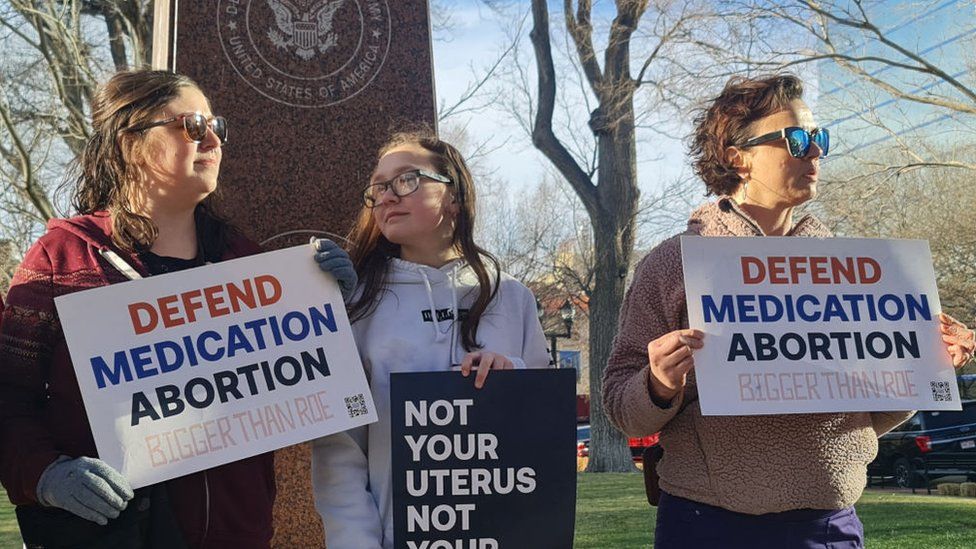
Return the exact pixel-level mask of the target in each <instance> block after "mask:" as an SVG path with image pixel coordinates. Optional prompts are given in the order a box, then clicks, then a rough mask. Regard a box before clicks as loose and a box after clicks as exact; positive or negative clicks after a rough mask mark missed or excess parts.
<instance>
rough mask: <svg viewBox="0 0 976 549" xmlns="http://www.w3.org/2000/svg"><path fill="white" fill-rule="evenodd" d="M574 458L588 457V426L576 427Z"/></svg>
mask: <svg viewBox="0 0 976 549" xmlns="http://www.w3.org/2000/svg"><path fill="white" fill-rule="evenodd" d="M576 457H581V458H585V457H590V426H589V425H588V424H587V425H577V426H576Z"/></svg>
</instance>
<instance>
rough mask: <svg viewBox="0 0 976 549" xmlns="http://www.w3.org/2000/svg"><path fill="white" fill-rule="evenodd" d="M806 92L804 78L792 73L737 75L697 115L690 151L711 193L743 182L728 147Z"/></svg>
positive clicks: (724, 192)
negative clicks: (754, 124) (758, 121)
mask: <svg viewBox="0 0 976 549" xmlns="http://www.w3.org/2000/svg"><path fill="white" fill-rule="evenodd" d="M802 96H803V82H801V81H800V79H799V78H797V77H796V76H793V75H792V74H775V75H772V76H765V77H760V78H745V77H741V76H734V77H732V78H730V79H729V81H728V82H726V84H725V88H724V89H723V90H722V93H720V94H718V97H716V98H715V99H714V100H712V102H711V104H710V105H709V106H708V107H707V108H705V109H702V110H701V111H700V112H699V113H698V115H697V116H696V117H695V131H694V133H693V134H692V140H691V147H690V155H691V158H692V167H693V168H694V170H695V174H697V175H698V177H700V178H701V179H702V181H704V182H705V188H706V190H707V194H709V195H718V196H722V195H728V194H732V193H733V192H735V190H736V189H737V188H738V187H739V184H740V183H742V179H741V178H740V177H739V174H738V173H736V170H735V167H734V166H732V164H731V163H730V162H729V160H728V159H727V158H726V154H725V149H726V148H728V147H730V146H735V145H736V144H738V143H742V142H743V141H745V140H746V139H748V138H749V126H750V125H751V124H752V123H753V122H755V121H756V120H759V119H760V118H764V117H766V116H769V115H771V114H773V113H777V112H780V111H782V110H784V109H787V108H789V105H790V103H791V102H792V101H795V100H797V99H800V98H801V97H802Z"/></svg>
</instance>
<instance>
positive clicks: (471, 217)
mask: <svg viewBox="0 0 976 549" xmlns="http://www.w3.org/2000/svg"><path fill="white" fill-rule="evenodd" d="M404 145H416V146H418V147H420V148H422V149H425V150H427V151H429V152H431V153H433V156H434V166H435V167H436V169H437V172H438V173H440V174H442V175H445V176H447V177H448V178H450V180H451V181H452V182H453V185H452V188H453V190H454V192H455V200H457V202H458V205H459V206H460V208H459V211H458V216H457V226H456V227H455V229H454V243H453V245H454V247H455V249H457V250H458V252H459V253H460V254H461V256H462V257H463V258H464V260H465V261H466V262H467V263H468V265H470V266H471V269H472V270H473V271H474V273H475V276H476V277H477V279H478V287H479V288H478V296H477V297H476V298H475V301H474V304H472V306H471V309H470V311H469V312H468V315H467V316H466V317H463V318H462V320H461V343H462V345H463V346H464V349H465V350H466V351H473V350H474V349H478V348H480V347H481V345H480V344H479V343H478V339H477V333H478V324H479V323H480V322H481V316H482V314H484V312H485V310H486V309H488V305H489V304H490V303H491V301H492V300H493V299H495V295H496V294H497V293H498V281H499V276H500V275H499V273H500V267H499V264H498V260H497V259H496V258H495V257H494V256H493V255H491V254H490V253H488V252H487V251H486V250H484V249H483V248H482V247H481V246H479V245H478V244H477V243H475V241H474V224H475V212H476V211H477V208H476V204H475V200H476V198H475V190H474V178H473V177H472V176H471V171H470V170H469V169H468V165H467V163H466V162H465V161H464V157H462V156H461V153H460V151H458V150H457V149H456V148H455V147H454V146H453V145H451V144H450V143H448V142H446V141H442V140H441V139H440V138H439V137H437V134H436V133H434V131H433V130H432V129H431V128H429V127H427V126H420V127H417V128H414V127H411V128H409V129H408V130H406V131H401V132H397V133H394V134H393V135H392V136H391V137H390V139H389V140H387V142H386V143H385V144H384V145H383V146H382V147H380V150H379V154H377V156H376V159H377V160H379V159H380V158H382V157H383V156H384V155H386V153H388V152H390V151H391V150H393V149H395V148H398V147H401V146H404ZM349 241H350V242H351V245H350V250H349V253H350V255H351V256H352V261H353V264H354V265H355V266H356V272H357V273H358V275H359V283H360V284H361V285H362V292H361V294H360V295H359V297H358V299H357V300H356V301H354V302H353V303H352V304H350V306H349V317H350V319H352V320H353V321H355V320H359V319H361V318H364V317H366V316H369V315H370V314H372V312H373V311H374V310H375V309H376V305H377V299H376V296H377V295H378V294H379V293H380V292H382V291H383V289H384V285H385V282H386V273H387V263H388V262H389V260H390V258H391V257H399V255H400V246H398V245H396V244H394V243H392V242H390V241H389V240H387V239H386V237H384V236H383V234H382V233H381V232H380V229H379V227H378V226H377V225H376V221H375V220H374V219H373V211H372V210H371V209H369V208H363V209H362V211H360V213H359V218H358V219H357V221H356V224H355V226H354V227H353V230H352V232H351V233H350V235H349ZM486 262H487V263H489V264H491V266H492V267H493V271H489V269H488V267H487V265H486V264H485V263H486Z"/></svg>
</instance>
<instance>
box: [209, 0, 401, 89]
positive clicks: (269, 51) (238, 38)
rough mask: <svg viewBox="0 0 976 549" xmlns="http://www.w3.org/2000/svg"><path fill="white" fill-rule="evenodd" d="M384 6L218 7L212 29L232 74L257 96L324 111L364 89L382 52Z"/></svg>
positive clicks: (385, 45) (279, 2)
mask: <svg viewBox="0 0 976 549" xmlns="http://www.w3.org/2000/svg"><path fill="white" fill-rule="evenodd" d="M387 1H388V0H218V2H217V10H218V11H217V29H218V32H219V34H220V43H221V46H222V47H223V50H224V55H225V57H226V58H227V60H228V61H229V62H230V64H231V66H232V67H233V68H234V70H235V71H236V72H237V75H238V76H239V77H240V78H241V79H242V80H244V81H245V82H247V84H248V85H249V86H251V87H252V88H253V89H254V90H255V91H256V92H258V93H260V94H261V95H263V96H265V97H268V98H270V99H273V100H274V101H278V102H280V103H284V104H287V105H292V106H295V107H312V108H315V107H327V106H331V105H337V104H339V103H342V102H343V101H347V100H349V99H351V98H353V97H355V96H356V95H357V94H359V93H360V92H361V91H363V90H364V89H366V87H368V86H369V85H370V83H372V82H373V79H374V78H376V75H377V74H379V73H380V71H381V70H382V68H383V65H384V63H385V62H386V55H387V53H388V52H389V49H390V34H391V33H390V25H391V23H390V8H389V6H388V5H387Z"/></svg>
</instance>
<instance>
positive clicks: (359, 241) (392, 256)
mask: <svg viewBox="0 0 976 549" xmlns="http://www.w3.org/2000/svg"><path fill="white" fill-rule="evenodd" d="M363 203H364V204H365V207H364V208H363V210H362V212H361V213H360V216H359V219H358V221H357V223H356V227H355V228H354V229H353V232H352V235H351V241H352V250H351V253H352V260H353V263H354V264H355V266H356V271H357V273H358V275H359V286H358V288H357V291H356V294H355V295H354V297H353V299H352V301H351V303H350V305H349V314H350V319H351V320H352V322H353V324H352V329H353V334H354V335H355V338H356V342H357V344H358V347H359V354H360V357H361V358H362V361H363V366H364V367H365V368H366V372H367V375H368V377H369V379H370V387H371V390H372V394H373V400H374V402H375V403H376V409H377V413H378V415H379V421H378V422H377V423H374V424H372V425H369V426H367V427H363V428H360V429H356V430H353V431H347V432H344V433H339V434H336V435H331V436H328V437H324V438H321V439H319V440H317V441H316V442H315V443H314V445H313V451H312V476H313V485H314V491H315V506H316V508H317V509H318V511H319V513H320V514H321V515H322V521H323V523H324V525H325V531H326V536H327V544H328V546H329V549H346V548H351V549H377V548H383V549H388V548H392V547H393V495H392V481H391V468H390V460H391V454H390V373H391V372H427V371H447V370H451V369H459V370H460V372H461V373H460V374H458V375H464V376H466V377H467V376H469V375H470V374H472V373H474V374H475V376H474V381H473V382H474V384H475V386H476V387H479V388H480V387H482V386H483V384H484V383H485V378H486V376H487V375H488V373H489V372H490V371H491V370H493V369H512V368H544V367H546V366H547V365H548V364H549V358H548V354H547V352H546V341H545V336H544V335H543V333H542V328H541V326H540V325H539V320H538V317H537V312H536V301H535V297H534V296H533V295H532V292H531V291H530V290H529V289H528V288H526V287H525V286H523V285H522V284H521V283H519V282H518V281H517V280H515V279H513V278H512V277H510V276H508V275H506V274H504V273H501V272H500V271H499V269H498V262H497V260H496V259H495V258H494V257H492V256H491V255H490V254H489V253H487V252H486V251H484V250H482V249H481V248H480V247H479V246H478V245H477V244H475V242H474V239H473V236H472V233H473V227H474V215H475V192H474V184H473V181H472V178H471V173H470V172H469V170H468V167H467V165H466V164H465V162H464V159H463V158H462V157H461V154H460V153H459V152H458V151H457V149H455V148H454V147H453V146H451V145H449V144H448V143H445V142H443V141H441V140H440V139H438V138H437V137H435V136H434V135H432V134H429V133H426V132H419V133H406V134H397V135H395V136H394V137H393V139H391V140H390V141H389V142H388V143H387V144H386V145H385V146H384V147H383V148H382V149H381V150H380V154H379V159H378V161H377V165H376V168H375V169H374V170H373V174H372V178H371V180H370V184H369V185H368V186H367V187H366V188H365V189H364V192H363ZM317 259H318V260H319V261H322V260H323V259H322V258H321V256H317ZM486 262H487V265H486Z"/></svg>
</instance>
